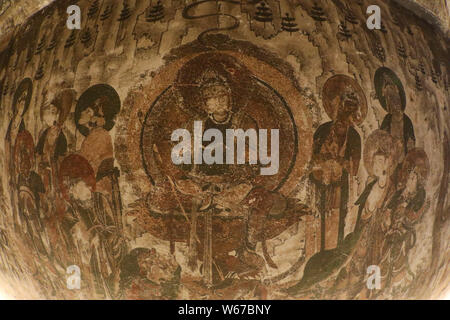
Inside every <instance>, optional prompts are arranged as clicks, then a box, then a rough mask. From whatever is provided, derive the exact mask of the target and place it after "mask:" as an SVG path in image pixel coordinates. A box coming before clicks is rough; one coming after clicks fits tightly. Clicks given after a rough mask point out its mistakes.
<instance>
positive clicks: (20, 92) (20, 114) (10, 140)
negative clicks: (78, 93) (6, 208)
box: [5, 78, 33, 232]
mask: <svg viewBox="0 0 450 320" xmlns="http://www.w3.org/2000/svg"><path fill="white" fill-rule="evenodd" d="M32 94H33V83H32V82H31V79H30V78H25V79H23V80H22V81H21V82H20V84H19V86H18V87H17V90H16V92H15V94H14V98H13V104H12V111H13V116H12V119H11V122H10V123H9V126H8V129H7V132H6V137H5V151H6V155H5V158H6V159H7V160H6V161H7V167H8V173H9V177H8V182H9V192H10V198H11V210H12V214H13V223H14V228H15V230H16V231H17V232H20V224H19V220H18V209H17V203H18V193H17V192H16V191H17V175H16V172H17V169H16V163H15V159H14V148H15V144H16V138H17V136H18V134H19V133H20V132H22V131H26V128H25V122H24V116H25V114H26V113H27V111H28V109H29V107H30V102H31V96H32Z"/></svg>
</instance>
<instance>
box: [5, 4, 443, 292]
mask: <svg viewBox="0 0 450 320" xmlns="http://www.w3.org/2000/svg"><path fill="white" fill-rule="evenodd" d="M0 3H1V4H2V6H0V7H1V8H2V10H3V11H6V10H7V8H8V6H9V1H3V2H0ZM70 4H71V3H70V2H69V1H66V0H60V1H55V2H53V3H51V4H50V5H49V6H47V7H44V8H43V9H41V10H40V11H39V12H38V13H37V14H35V15H33V16H32V17H30V18H29V19H28V20H27V21H26V22H25V23H24V24H22V25H21V26H17V27H15V28H14V30H13V31H12V33H10V34H9V35H8V36H6V35H5V36H4V38H3V40H2V39H1V38H0V115H1V116H0V135H1V136H3V137H4V138H5V139H4V141H5V142H4V143H3V144H0V177H1V179H0V213H1V215H0V279H1V280H2V283H4V284H5V288H6V289H8V286H10V287H11V289H10V290H9V293H10V294H11V295H12V296H16V297H18V298H45V299H410V298H433V297H440V296H441V295H442V294H443V291H444V290H445V289H446V287H448V281H449V280H448V279H450V277H449V271H448V264H449V258H450V252H449V250H448V248H449V246H450V243H449V241H450V236H449V235H450V234H449V232H450V228H449V225H448V214H449V196H448V195H449V193H448V183H449V171H450V169H449V166H450V150H449V147H450V144H449V140H448V135H449V129H450V121H449V119H450V114H449V101H450V99H449V97H450V96H449V80H450V79H449V68H450V65H449V59H448V56H449V42H448V38H447V37H446V36H445V35H443V34H441V33H439V32H437V31H436V30H435V29H434V27H433V26H431V25H429V24H428V23H427V22H425V21H422V20H420V19H418V18H417V17H416V16H414V15H413V14H412V13H411V12H409V11H407V10H405V9H404V8H402V7H400V6H399V5H398V4H397V2H394V1H379V0H371V1H370V3H369V1H366V0H359V1H337V0H336V1H335V0H329V1H325V0H323V1H309V0H308V1H294V0H261V1H258V0H257V1H241V2H237V1H225V0H223V1H216V0H211V1H183V0H168V1H165V0H164V1H159V0H142V1H137V0H136V1H135V0H130V1H124V2H120V1H112V0H92V1H91V0H89V1H88V0H79V1H77V5H78V6H80V8H81V12H82V20H81V21H82V27H81V29H80V30H69V29H68V28H67V27H66V19H67V13H66V9H67V6H68V5H70ZM371 4H377V5H379V6H380V7H381V9H382V14H383V16H382V17H383V18H382V19H383V20H382V21H383V26H382V28H381V29H380V30H368V29H367V28H366V25H365V21H366V19H367V16H366V8H367V6H368V5H371ZM0 12H1V11H0ZM197 124H201V132H200V135H203V134H204V133H205V132H206V131H207V130H208V129H216V130H217V131H218V132H219V133H221V135H223V136H224V137H225V136H226V133H227V131H228V130H231V129H234V130H237V129H242V130H244V131H246V130H251V129H254V130H255V132H258V133H257V135H255V139H259V138H261V130H260V129H266V128H270V129H278V130H279V131H278V132H279V142H280V143H279V164H278V170H277V172H276V173H275V174H273V175H261V174H260V172H261V168H263V167H265V166H266V165H267V162H264V161H263V160H262V159H259V160H257V161H254V162H251V161H250V159H251V158H252V153H253V152H254V150H252V146H251V143H250V142H251V137H249V138H248V140H244V141H246V142H245V146H244V147H245V150H246V151H245V154H244V158H245V159H248V160H249V161H248V162H246V161H243V163H241V162H238V161H236V162H234V163H233V164H230V165H220V164H217V163H213V164H210V163H209V164H208V163H200V164H199V163H195V162H194V163H193V164H181V165H176V164H174V162H173V160H172V159H173V158H172V150H173V148H174V146H175V145H176V143H174V141H173V140H172V137H171V135H172V133H173V132H174V130H177V129H186V130H187V131H189V132H194V131H195V127H196V125H197ZM258 130H260V131H258ZM270 136H271V138H273V137H272V133H271V135H270ZM266 138H267V135H266ZM233 139H234V138H233ZM258 141H261V140H258ZM271 141H273V140H271ZM272 143H273V142H271V144H272ZM224 144H225V143H224V142H220V143H219V146H220V147H221V148H222V147H223V148H225V149H226V148H228V145H227V146H225V145H224ZM259 147H261V146H259ZM199 148H200V149H201V150H209V149H208V148H210V147H209V146H208V144H206V142H205V141H204V140H203V141H201V145H200V146H199ZM265 148H266V149H268V142H266V146H265ZM215 150H216V151H214V152H217V149H215ZM266 151H267V150H266ZM233 153H234V149H233ZM260 154H261V153H260ZM214 155H215V156H216V158H217V157H219V158H220V159H221V161H223V162H225V154H222V155H221V156H220V155H217V154H215V153H214ZM227 155H228V154H227ZM267 155H268V154H267ZM194 156H195V155H194V154H192V157H194ZM233 157H234V155H233ZM189 158H191V154H189ZM233 160H234V159H233ZM73 266H76V268H78V269H79V271H80V276H81V281H80V287H79V288H75V289H74V288H70V287H68V282H67V279H68V273H67V270H68V268H69V267H73ZM370 266H378V267H379V268H380V272H381V287H380V288H379V289H376V290H373V289H370V288H368V287H367V285H366V284H367V280H368V277H369V276H370V274H369V273H368V272H367V270H368V268H369V267H370Z"/></svg>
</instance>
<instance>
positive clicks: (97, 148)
mask: <svg viewBox="0 0 450 320" xmlns="http://www.w3.org/2000/svg"><path fill="white" fill-rule="evenodd" d="M119 111H120V98H119V95H118V94H117V92H116V91H115V90H114V88H112V87H111V86H109V85H106V84H98V85H94V86H92V87H90V88H89V89H87V90H86V91H85V92H84V93H83V94H82V95H81V97H80V99H79V100H78V103H77V106H76V109H75V123H76V126H77V129H78V131H79V132H80V133H81V134H82V135H83V136H85V139H84V141H83V142H82V144H81V148H80V150H79V154H80V155H82V156H83V157H84V158H86V159H87V160H88V161H89V164H90V165H91V166H92V168H93V169H94V175H95V178H96V180H97V182H96V191H97V192H99V193H103V194H104V195H105V196H106V198H107V199H108V201H109V202H110V203H111V207H112V210H113V212H114V221H115V223H116V224H117V225H119V226H121V225H122V201H121V195H120V189H119V184H118V177H119V174H120V172H119V169H118V168H117V167H115V166H114V148H113V143H112V138H111V135H110V134H109V131H110V130H111V129H113V127H114V125H115V122H114V119H115V117H116V115H117V113H118V112H119Z"/></svg>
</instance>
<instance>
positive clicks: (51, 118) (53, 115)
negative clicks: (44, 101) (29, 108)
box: [42, 104, 59, 127]
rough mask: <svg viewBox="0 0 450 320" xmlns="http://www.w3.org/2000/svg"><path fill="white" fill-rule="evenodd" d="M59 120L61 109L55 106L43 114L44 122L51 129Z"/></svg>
mask: <svg viewBox="0 0 450 320" xmlns="http://www.w3.org/2000/svg"><path fill="white" fill-rule="evenodd" d="M58 118H59V109H58V108H57V107H56V106H55V105H53V104H52V105H50V106H49V107H48V108H46V109H45V110H44V112H43V114H42V120H43V121H44V123H45V124H46V125H47V126H49V127H51V126H53V125H55V124H56V123H57V121H58Z"/></svg>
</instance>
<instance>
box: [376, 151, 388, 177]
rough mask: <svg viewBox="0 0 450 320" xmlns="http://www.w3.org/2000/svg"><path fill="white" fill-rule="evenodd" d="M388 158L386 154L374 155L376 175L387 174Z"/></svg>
mask: <svg viewBox="0 0 450 320" xmlns="http://www.w3.org/2000/svg"><path fill="white" fill-rule="evenodd" d="M386 171H387V159H386V157H385V156H384V155H381V154H377V155H375V156H374V157H373V174H374V175H375V176H376V177H381V176H384V175H386Z"/></svg>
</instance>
